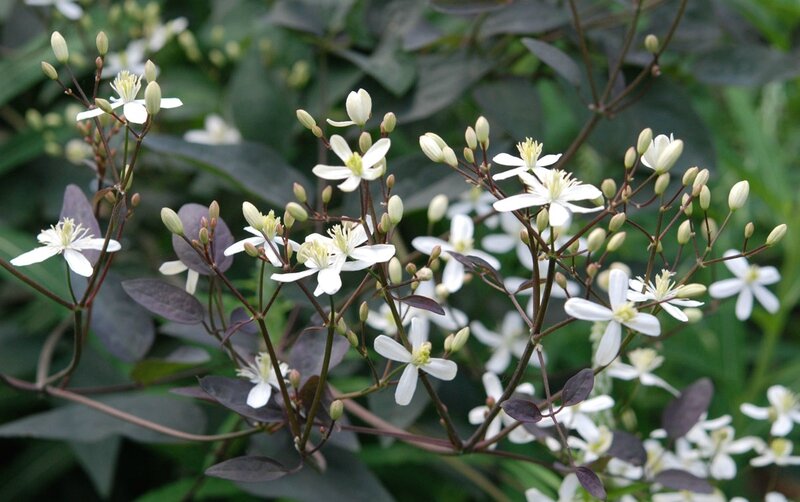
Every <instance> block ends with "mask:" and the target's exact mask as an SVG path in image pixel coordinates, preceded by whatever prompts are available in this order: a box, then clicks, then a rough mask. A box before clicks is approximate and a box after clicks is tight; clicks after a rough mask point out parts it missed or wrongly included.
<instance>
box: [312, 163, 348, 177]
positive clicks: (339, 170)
mask: <svg viewBox="0 0 800 502" xmlns="http://www.w3.org/2000/svg"><path fill="white" fill-rule="evenodd" d="M311 172H313V173H314V175H315V176H316V177H318V178H322V179H324V180H343V179H345V178H348V177H350V175H351V174H353V172H352V171H350V169H348V168H347V167H344V166H328V165H325V164H317V165H316V166H314V168H313V169H312V170H311Z"/></svg>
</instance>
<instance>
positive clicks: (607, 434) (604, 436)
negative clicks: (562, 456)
mask: <svg viewBox="0 0 800 502" xmlns="http://www.w3.org/2000/svg"><path fill="white" fill-rule="evenodd" d="M577 430H578V434H580V435H581V437H582V438H583V439H581V438H578V437H575V436H569V437H568V438H567V445H569V447H570V448H576V449H578V450H581V451H582V452H583V456H582V459H581V462H583V463H584V464H588V463H591V462H594V461H595V460H597V459H598V458H600V457H602V456H603V455H605V453H606V452H607V451H608V449H609V448H610V447H611V442H612V441H613V439H614V434H613V433H612V432H611V430H609V428H608V427H606V426H605V425H601V426H599V427H598V426H596V425H595V424H594V423H591V422H584V423H583V424H582V425H581V427H578V428H577Z"/></svg>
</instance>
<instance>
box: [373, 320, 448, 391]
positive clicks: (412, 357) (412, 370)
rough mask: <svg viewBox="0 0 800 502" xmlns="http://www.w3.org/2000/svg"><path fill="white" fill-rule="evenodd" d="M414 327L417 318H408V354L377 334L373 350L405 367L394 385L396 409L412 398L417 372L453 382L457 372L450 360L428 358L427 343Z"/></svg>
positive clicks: (401, 347) (429, 347)
mask: <svg viewBox="0 0 800 502" xmlns="http://www.w3.org/2000/svg"><path fill="white" fill-rule="evenodd" d="M416 324H417V319H416V318H414V319H412V320H411V328H410V329H409V330H408V341H409V343H410V344H411V351H410V352H409V351H408V349H406V348H405V347H403V346H402V345H400V344H399V343H397V342H396V341H394V340H393V339H391V338H389V337H388V336H386V335H379V336H378V337H377V338H375V344H374V345H375V351H376V352H377V353H378V354H380V355H382V356H383V357H385V358H386V359H391V360H392V361H397V362H400V363H406V364H408V366H406V368H405V369H404V370H403V374H402V375H400V381H399V382H397V389H395V393H394V400H395V402H396V403H397V404H399V405H400V406H405V405H407V404H408V403H410V402H411V398H412V397H414V391H415V390H416V388H417V379H418V378H419V371H418V370H422V371H424V372H425V373H427V374H429V375H431V376H432V377H435V378H438V379H439V380H446V381H449V380H452V379H454V378H455V377H456V372H457V371H458V366H457V365H456V363H454V362H453V361H449V360H447V359H440V358H437V357H431V342H429V341H427V340H426V339H425V338H424V337H423V336H422V333H421V332H420V331H419V330H418V329H417V328H416Z"/></svg>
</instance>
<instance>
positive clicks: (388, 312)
mask: <svg viewBox="0 0 800 502" xmlns="http://www.w3.org/2000/svg"><path fill="white" fill-rule="evenodd" d="M397 310H398V314H400V321H401V322H402V324H403V326H408V324H409V323H410V322H411V316H409V315H407V314H408V311H409V310H411V308H410V307H408V306H407V305H406V304H404V303H400V304H399V305H398V309H397ZM366 323H367V326H369V327H370V328H373V329H376V330H378V331H381V332H383V333H384V334H385V335H389V336H394V335H396V334H397V322H396V321H395V319H394V316H393V315H392V309H391V308H389V306H388V305H386V304H385V303H382V304H381V307H380V310H378V312H375V311H374V310H370V311H369V312H368V313H367V320H366ZM426 338H427V336H426Z"/></svg>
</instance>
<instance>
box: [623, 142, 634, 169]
mask: <svg viewBox="0 0 800 502" xmlns="http://www.w3.org/2000/svg"><path fill="white" fill-rule="evenodd" d="M624 163H625V169H630V168H632V167H633V164H635V163H636V149H635V148H633V147H630V148H628V150H627V151H626V152H625V161H624Z"/></svg>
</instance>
